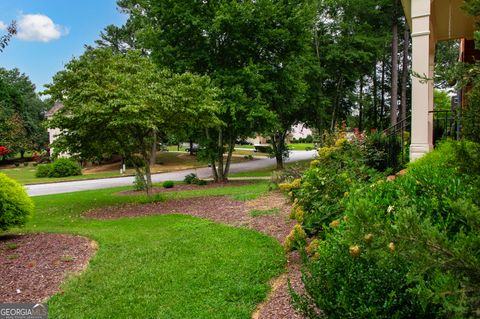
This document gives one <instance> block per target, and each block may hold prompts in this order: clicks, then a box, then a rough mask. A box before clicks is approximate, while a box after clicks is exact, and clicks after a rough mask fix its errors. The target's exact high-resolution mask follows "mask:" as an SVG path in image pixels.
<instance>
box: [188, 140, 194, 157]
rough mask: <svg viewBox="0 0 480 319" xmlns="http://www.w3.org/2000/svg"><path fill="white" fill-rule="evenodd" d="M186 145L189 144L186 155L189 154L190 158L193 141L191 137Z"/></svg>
mask: <svg viewBox="0 0 480 319" xmlns="http://www.w3.org/2000/svg"><path fill="white" fill-rule="evenodd" d="M188 144H189V149H188V153H189V154H190V156H193V139H192V138H191V137H190V138H189V139H188Z"/></svg>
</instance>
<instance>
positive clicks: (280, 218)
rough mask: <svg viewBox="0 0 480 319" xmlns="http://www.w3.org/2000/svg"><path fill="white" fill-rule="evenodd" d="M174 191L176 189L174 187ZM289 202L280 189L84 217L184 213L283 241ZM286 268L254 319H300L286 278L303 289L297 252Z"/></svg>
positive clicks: (117, 209)
mask: <svg viewBox="0 0 480 319" xmlns="http://www.w3.org/2000/svg"><path fill="white" fill-rule="evenodd" d="M177 190H178V189H177ZM272 208H277V209H278V213H277V214H273V215H267V216H259V217H251V215H250V211H251V210H253V209H257V210H268V209H272ZM290 209H291V205H290V203H289V202H288V201H287V200H286V198H285V197H284V196H283V194H281V193H280V192H270V193H268V194H267V195H266V196H262V197H260V198H258V199H256V200H252V201H247V202H241V201H235V200H233V199H231V198H230V197H227V196H215V197H199V198H188V199H174V200H168V201H166V202H159V203H149V204H124V205H117V206H110V207H105V208H99V209H94V210H91V211H88V212H87V213H86V214H85V216H86V217H89V218H99V219H115V218H123V217H137V216H148V215H159V214H172V213H177V214H185V215H191V216H195V217H200V218H206V219H209V220H212V221H215V222H218V223H223V224H227V225H231V226H237V227H239V226H240V227H248V228H251V229H255V230H257V231H260V232H263V233H265V234H267V235H269V236H272V237H274V238H276V239H277V240H278V241H280V242H281V243H283V241H284V239H285V237H286V236H287V235H288V233H289V232H290V230H291V229H292V227H293V226H294V225H295V222H294V221H292V220H290V219H289V218H288V215H289V212H290ZM287 259H288V265H287V271H286V273H285V274H283V275H282V276H280V277H278V278H276V279H274V280H273V281H272V283H271V286H272V291H271V293H270V295H269V297H268V299H267V300H266V301H265V302H264V303H262V304H260V305H259V306H258V307H257V310H256V311H255V313H254V314H253V316H252V318H254V319H278V318H289V319H302V318H304V317H303V316H301V315H300V314H298V313H297V312H296V311H295V310H294V309H293V308H292V305H291V304H290V294H289V291H288V280H290V283H291V284H292V286H293V287H294V288H295V289H296V290H297V291H300V292H302V291H303V284H302V282H301V273H300V258H299V255H298V253H289V254H288V256H287Z"/></svg>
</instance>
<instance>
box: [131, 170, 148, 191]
mask: <svg viewBox="0 0 480 319" xmlns="http://www.w3.org/2000/svg"><path fill="white" fill-rule="evenodd" d="M146 188H147V185H146V183H145V176H144V175H143V174H142V173H140V172H139V171H136V172H135V179H134V180H133V189H134V190H136V191H144V190H146Z"/></svg>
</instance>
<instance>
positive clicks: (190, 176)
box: [183, 173, 198, 184]
mask: <svg viewBox="0 0 480 319" xmlns="http://www.w3.org/2000/svg"><path fill="white" fill-rule="evenodd" d="M195 179H198V178H197V175H196V174H194V173H190V174H188V175H186V176H185V178H184V179H183V182H184V183H186V184H192V182H193V181H194V180H195Z"/></svg>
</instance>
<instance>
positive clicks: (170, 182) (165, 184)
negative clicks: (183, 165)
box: [162, 181, 175, 188]
mask: <svg viewBox="0 0 480 319" xmlns="http://www.w3.org/2000/svg"><path fill="white" fill-rule="evenodd" d="M174 185H175V183H174V182H173V181H165V182H163V183H162V186H163V187H164V188H173V186H174Z"/></svg>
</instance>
